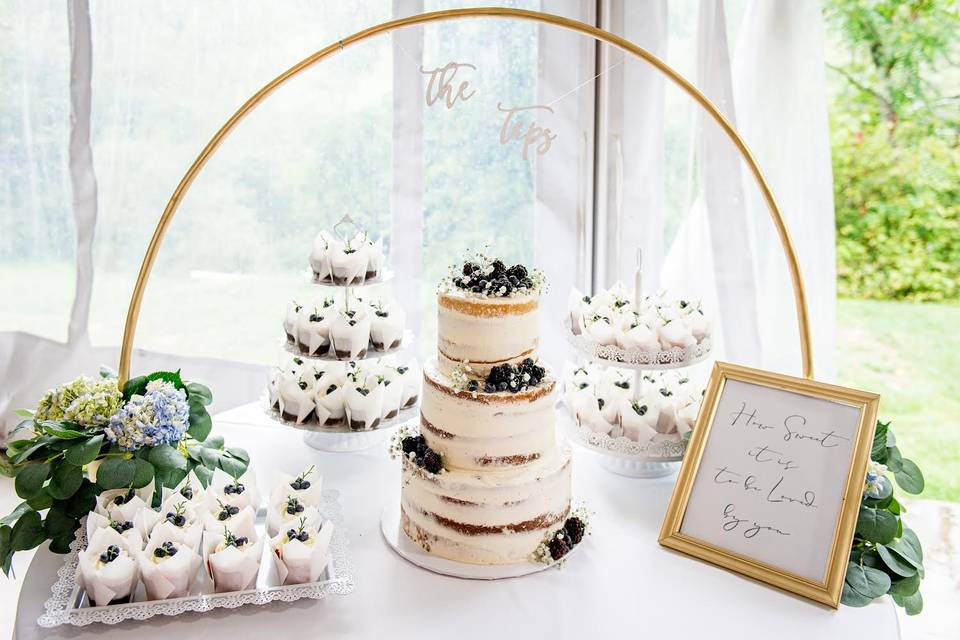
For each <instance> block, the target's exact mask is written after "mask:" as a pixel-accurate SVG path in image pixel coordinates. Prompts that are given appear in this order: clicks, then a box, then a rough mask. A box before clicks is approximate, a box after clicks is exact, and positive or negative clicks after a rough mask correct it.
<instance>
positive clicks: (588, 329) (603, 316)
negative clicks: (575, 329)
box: [583, 308, 617, 344]
mask: <svg viewBox="0 0 960 640" xmlns="http://www.w3.org/2000/svg"><path fill="white" fill-rule="evenodd" d="M612 315H613V314H612V312H611V311H610V309H609V308H600V309H597V310H596V311H594V312H593V314H592V315H591V316H589V317H585V318H584V319H583V323H584V324H583V332H584V333H585V334H586V335H587V337H589V338H590V339H591V340H593V341H594V342H596V343H597V344H616V342H617V338H616V331H617V329H616V326H615V325H614V323H613V320H612V319H611V317H612Z"/></svg>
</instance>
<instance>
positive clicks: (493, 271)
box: [438, 252, 547, 299]
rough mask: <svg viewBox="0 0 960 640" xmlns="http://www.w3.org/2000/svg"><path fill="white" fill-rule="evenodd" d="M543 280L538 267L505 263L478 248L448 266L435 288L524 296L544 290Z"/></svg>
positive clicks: (475, 294)
mask: <svg viewBox="0 0 960 640" xmlns="http://www.w3.org/2000/svg"><path fill="white" fill-rule="evenodd" d="M546 284H547V283H546V278H545V277H544V275H543V272H542V271H540V270H539V269H527V268H526V267H525V266H524V265H522V264H515V265H513V266H511V267H508V266H507V265H506V264H505V263H504V262H503V260H501V259H499V258H497V257H494V256H490V255H487V254H486V253H483V252H477V253H475V254H474V255H472V256H470V257H468V258H467V259H465V260H462V261H459V262H457V263H455V264H454V265H452V266H451V267H450V273H449V275H448V276H447V277H446V278H444V279H443V280H441V281H440V287H439V291H438V292H439V293H440V294H441V295H462V296H464V297H467V298H486V299H492V298H524V297H531V296H538V295H540V294H541V293H543V292H544V291H546Z"/></svg>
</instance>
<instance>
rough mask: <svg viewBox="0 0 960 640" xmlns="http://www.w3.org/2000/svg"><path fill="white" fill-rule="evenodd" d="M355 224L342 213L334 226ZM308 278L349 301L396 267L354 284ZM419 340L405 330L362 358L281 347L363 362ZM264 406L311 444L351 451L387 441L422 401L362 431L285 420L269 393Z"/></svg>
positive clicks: (338, 229) (327, 358) (331, 359)
mask: <svg viewBox="0 0 960 640" xmlns="http://www.w3.org/2000/svg"><path fill="white" fill-rule="evenodd" d="M350 226H353V227H354V229H356V228H357V225H356V223H355V222H354V221H353V219H352V218H351V217H350V216H349V215H345V216H343V218H341V219H340V221H339V222H337V224H335V225H334V226H333V229H334V232H335V233H336V234H337V235H339V236H341V238H343V237H344V233H345V232H342V231H341V228H347V227H350ZM305 277H306V279H307V280H308V281H309V282H310V283H311V284H314V285H317V286H320V287H327V288H332V289H342V290H343V292H344V293H343V296H344V301H345V304H347V305H349V304H350V300H351V299H354V300H355V301H356V302H359V300H356V298H355V297H353V298H352V291H353V289H355V288H358V287H366V286H373V285H380V284H384V283H386V282H388V281H390V280H392V279H393V278H394V273H393V271H390V270H388V269H381V271H380V273H379V274H378V275H377V277H375V278H370V279H369V280H367V279H364V280H363V281H362V282H356V283H353V284H349V285H348V284H337V283H334V282H322V281H320V280H317V279H316V278H314V277H313V273H312V272H311V271H308V272H306V273H305ZM414 344H416V340H415V338H414V335H413V332H411V331H409V330H405V331H404V332H403V337H402V339H401V342H400V345H398V346H397V347H394V348H393V349H387V350H385V351H377V350H375V349H373V348H372V347H371V348H370V349H368V350H367V352H366V354H365V355H364V357H362V358H347V359H341V358H337V357H336V354H323V355H315V356H311V355H307V354H304V353H301V352H300V349H298V348H297V347H296V345H294V344H291V343H290V342H289V341H287V340H286V339H283V341H282V343H281V348H282V349H283V350H284V351H286V352H287V353H291V354H293V355H295V356H297V357H299V358H302V359H304V360H314V361H323V362H350V361H354V362H361V361H364V360H378V359H380V358H384V357H386V356H390V355H394V354H397V353H400V352H402V351H405V350H407V349H409V348H410V347H411V346H412V345H414ZM263 405H264V408H265V409H266V412H267V414H268V415H269V416H270V417H271V419H273V420H274V421H275V422H278V423H280V424H283V425H286V426H289V427H293V428H295V429H300V430H302V431H303V432H304V434H303V441H304V442H305V443H306V444H307V445H308V446H310V447H312V448H314V449H318V450H320V451H331V452H348V451H361V450H363V449H370V448H372V447H375V446H378V445H380V444H383V443H385V442H386V441H387V440H388V439H389V437H390V436H391V434H393V433H394V432H395V431H397V429H399V428H400V427H401V426H403V425H406V424H409V423H411V422H413V421H415V420H417V419H418V418H419V413H420V407H419V403H417V404H415V405H414V406H412V407H407V408H405V409H401V410H400V413H399V414H397V416H396V417H394V418H391V419H390V420H385V421H381V422H380V424H379V425H377V427H376V428H374V429H368V430H363V431H354V430H352V429H350V428H349V427H346V426H335V427H325V426H324V427H321V426H317V425H309V424H297V423H296V422H293V421H290V420H285V419H284V418H283V416H281V415H280V412H279V411H277V410H276V409H274V408H273V407H271V406H270V402H269V399H266V394H264V400H263Z"/></svg>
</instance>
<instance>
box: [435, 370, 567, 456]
mask: <svg viewBox="0 0 960 640" xmlns="http://www.w3.org/2000/svg"><path fill="white" fill-rule="evenodd" d="M549 384H550V385H551V388H550V390H549V391H548V392H547V393H544V394H542V395H541V396H540V397H539V398H536V399H535V400H533V401H530V400H528V399H523V398H519V397H516V396H514V394H509V393H499V394H486V393H479V394H477V397H476V398H473V397H471V396H470V395H469V394H464V395H466V396H467V397H461V396H459V395H456V394H455V393H454V392H453V389H452V388H451V386H450V382H449V380H448V379H447V378H446V376H444V375H443V374H442V373H440V371H439V370H438V368H437V366H436V361H435V360H431V361H429V362H427V365H426V370H425V378H424V386H423V403H422V405H421V414H422V415H423V419H424V420H425V421H426V422H428V423H429V424H430V425H432V426H433V428H434V429H435V430H436V431H435V430H431V429H430V428H429V427H425V428H423V429H421V432H422V434H423V436H424V437H425V438H426V440H427V444H428V445H429V446H430V448H431V449H433V450H435V451H437V452H438V453H440V454H441V455H442V456H443V461H444V466H445V467H446V468H448V469H472V470H487V469H491V468H496V467H500V466H503V465H505V464H514V465H515V464H518V463H520V462H522V461H521V460H512V461H508V460H505V459H506V458H512V457H513V458H516V457H518V456H520V457H524V458H531V457H532V458H533V459H536V458H538V457H540V458H542V457H545V456H547V455H549V454H550V453H551V452H552V451H553V450H554V449H555V448H556V435H555V432H554V422H555V416H554V407H553V405H554V395H553V388H552V384H553V383H552V382H551V383H549ZM438 387H439V388H438ZM438 432H443V433H445V434H448V435H439V434H438ZM450 436H452V437H450Z"/></svg>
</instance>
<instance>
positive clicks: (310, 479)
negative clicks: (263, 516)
mask: <svg viewBox="0 0 960 640" xmlns="http://www.w3.org/2000/svg"><path fill="white" fill-rule="evenodd" d="M290 497H293V498H297V499H298V500H299V501H300V502H301V503H302V504H304V505H308V506H311V507H319V506H320V502H321V500H322V499H323V476H321V475H320V474H319V473H318V472H317V470H316V467H315V466H314V465H310V466H309V467H307V468H306V469H304V470H303V471H302V472H301V473H300V475H298V476H296V477H294V476H290V475H287V474H281V475H280V484H279V485H278V486H277V487H276V488H274V490H273V492H272V493H271V494H270V508H271V509H278V508H279V507H280V506H281V505H282V504H283V503H284V502H285V501H286V499H287V498H290Z"/></svg>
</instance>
